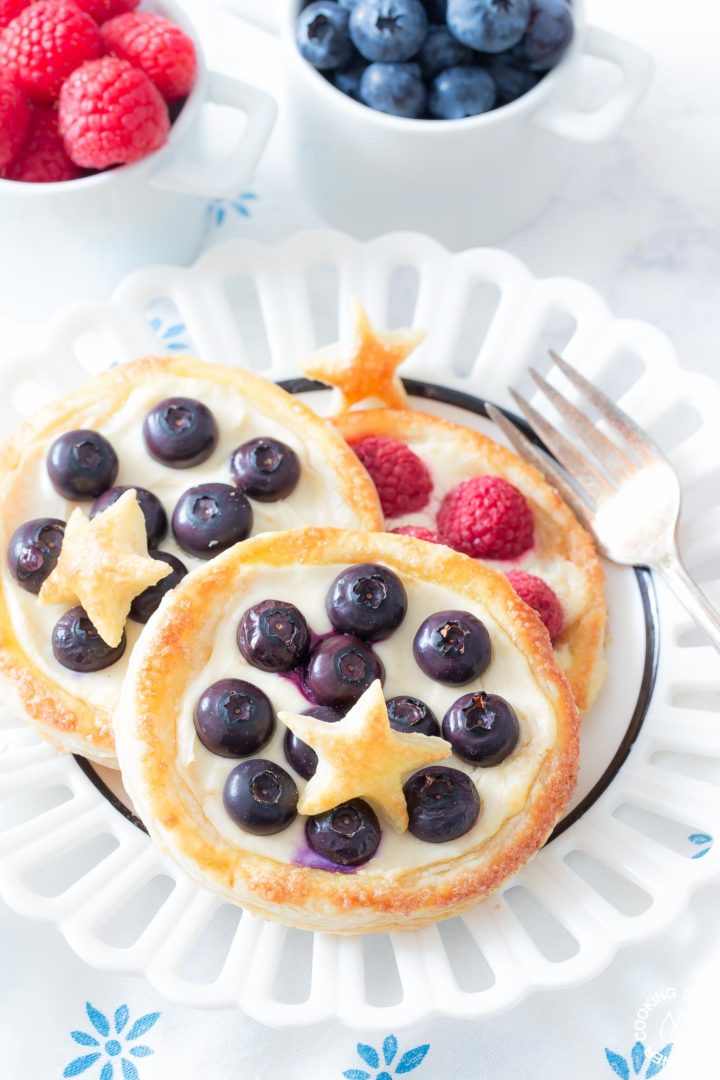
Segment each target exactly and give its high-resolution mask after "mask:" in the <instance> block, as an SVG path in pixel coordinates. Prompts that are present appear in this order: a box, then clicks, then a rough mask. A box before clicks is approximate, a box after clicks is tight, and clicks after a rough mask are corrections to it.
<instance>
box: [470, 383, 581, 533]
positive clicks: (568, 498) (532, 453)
mask: <svg viewBox="0 0 720 1080" xmlns="http://www.w3.org/2000/svg"><path fill="white" fill-rule="evenodd" d="M485 408H486V411H487V414H488V416H489V417H490V419H491V420H492V421H493V423H495V424H497V426H498V427H499V428H500V430H501V431H502V432H503V434H504V435H505V438H506V439H507V440H508V442H509V443H510V445H511V446H512V447H514V449H515V450H516V451H517V453H518V454H519V455H520V457H522V458H524V459H525V460H526V461H529V462H531V464H533V465H534V466H535V468H536V469H538V470H539V471H540V472H541V473H542V474H543V476H544V477H545V479H546V480H547V481H548V482H549V483H550V484H552V486H553V487H555V488H557V490H558V491H559V492H560V494H561V495H562V497H563V499H564V500H565V502H566V503H568V504H569V505H570V506H571V507H572V508H573V510H574V511H575V516H576V517H577V518H578V519H579V520H580V521H581V522H582V524H583V525H584V526H585V528H586V529H587V530H588V532H592V531H593V524H592V510H591V508H590V507H589V506H588V504H587V503H586V502H585V500H584V499H583V498H582V497H581V496H580V495H579V494H578V492H577V491H576V490H575V488H574V487H572V486H571V485H570V484H569V483H568V481H567V480H566V479H565V477H564V476H563V474H562V472H561V471H560V469H559V468H558V467H557V465H555V463H554V462H553V461H552V460H551V459H550V458H549V457H548V456H547V455H546V454H543V452H542V450H539V449H538V448H537V446H533V444H532V443H531V442H530V440H529V439H528V438H527V436H526V435H523V433H522V431H520V429H519V428H517V427H515V425H514V424H513V422H512V420H508V418H507V416H505V414H504V413H501V412H500V410H499V409H496V408H495V406H494V405H491V404H490V403H489V402H488V403H487V404H486V406H485Z"/></svg>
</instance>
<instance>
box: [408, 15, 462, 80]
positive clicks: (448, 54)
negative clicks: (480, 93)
mask: <svg viewBox="0 0 720 1080" xmlns="http://www.w3.org/2000/svg"><path fill="white" fill-rule="evenodd" d="M474 61H475V53H474V52H473V51H472V49H468V47H467V45H462V44H461V43H460V42H459V41H458V40H457V38H454V37H453V36H452V34H451V33H450V31H449V30H448V28H447V27H446V26H431V27H430V30H429V32H428V36H427V37H426V38H425V44H424V45H423V47H422V49H421V50H420V54H419V56H418V63H419V64H420V68H421V70H422V73H423V77H424V78H425V79H434V78H435V76H436V75H439V74H440V72H441V71H445V70H446V69H447V68H451V67H460V66H462V65H463V64H472V63H473V62H474Z"/></svg>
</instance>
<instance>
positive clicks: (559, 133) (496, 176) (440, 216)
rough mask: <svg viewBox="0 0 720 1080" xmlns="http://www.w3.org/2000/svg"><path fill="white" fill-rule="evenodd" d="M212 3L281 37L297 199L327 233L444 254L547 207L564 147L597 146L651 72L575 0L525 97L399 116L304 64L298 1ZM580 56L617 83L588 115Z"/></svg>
mask: <svg viewBox="0 0 720 1080" xmlns="http://www.w3.org/2000/svg"><path fill="white" fill-rule="evenodd" d="M222 2H223V4H224V6H225V7H227V8H228V9H229V10H231V11H233V12H234V13H236V14H238V15H241V16H244V17H246V18H248V19H250V20H252V21H253V22H256V23H257V24H259V25H261V26H263V27H264V28H265V29H269V30H271V31H275V32H276V33H277V34H278V35H279V39H280V45H281V49H282V52H283V57H282V68H283V72H284V75H285V80H286V109H287V112H288V120H289V125H288V127H289V131H290V137H291V140H292V144H293V150H294V157H295V161H296V164H297V167H298V172H299V175H300V177H301V179H302V180H303V182H304V186H305V188H306V191H307V195H308V197H309V198H310V200H311V201H312V202H313V204H314V205H315V207H316V209H317V210H318V212H319V213H320V214H321V215H322V217H323V218H324V219H325V220H326V221H328V222H329V223H330V224H331V225H334V226H337V227H338V228H341V229H344V230H345V231H347V232H349V233H352V234H353V235H355V236H359V237H361V238H368V237H370V236H376V235H377V234H378V233H380V232H384V231H386V230H392V229H414V230H418V231H422V232H426V233H430V234H431V235H433V236H435V237H436V238H437V239H439V240H441V241H442V242H443V243H444V244H446V245H447V246H449V247H451V248H462V247H466V246H468V245H470V244H483V243H497V242H499V241H500V240H503V239H505V238H506V237H508V236H510V235H512V234H513V233H515V232H517V231H518V230H519V229H521V228H523V227H524V226H525V225H527V224H529V222H531V221H532V220H533V219H534V218H536V217H537V216H538V215H539V214H540V213H541V211H542V210H543V209H544V208H545V206H546V205H547V203H548V202H549V200H550V199H551V197H552V195H553V194H554V192H555V191H556V189H557V187H558V184H559V182H560V179H561V177H562V175H563V172H564V170H565V168H566V165H567V158H568V154H569V152H570V148H571V146H572V144H573V143H588V142H599V141H601V140H603V139H606V138H609V137H610V136H611V135H613V134H614V133H615V132H616V131H617V130H618V129H619V128H620V126H621V125H622V124H623V122H624V121H625V120H626V119H627V117H628V115H629V114H630V113H631V112H632V110H633V109H634V108H635V106H636V105H637V103H638V102H639V100H640V99H641V97H642V95H643V93H644V92H645V89H646V88H647V86H648V84H649V81H650V77H651V72H652V64H651V61H650V58H649V57H648V56H647V55H646V54H645V53H644V52H643V51H642V50H641V49H638V48H637V47H636V46H634V45H630V44H628V43H627V42H624V41H622V40H621V39H620V38H617V37H615V36H614V35H612V34H608V33H606V32H605V31H603V30H600V29H598V28H597V27H591V26H586V24H585V10H584V4H583V0H573V5H572V7H573V14H574V17H575V27H576V32H575V38H574V40H573V43H572V45H571V46H570V48H569V49H568V51H567V53H566V55H565V56H564V58H563V59H562V61H561V62H560V64H558V65H557V67H556V68H555V69H554V70H553V71H551V72H549V74H548V75H546V77H545V78H544V79H542V81H541V82H540V83H539V84H538V85H537V86H536V87H535V88H534V89H533V90H531V91H530V92H529V93H527V94H525V95H524V96H523V97H521V98H519V99H518V100H517V101H514V102H512V103H511V104H510V105H505V106H504V107H503V108H500V109H496V110H493V111H492V112H489V113H485V114H484V115H482V116H473V117H468V118H467V119H464V120H449V121H428V120H407V119H404V118H400V117H396V116H388V115H386V114H385V113H380V112H374V111H373V110H372V109H369V108H367V107H366V106H365V105H362V104H360V103H358V102H356V101H354V100H353V99H352V98H350V97H347V96H345V95H344V94H342V93H340V92H339V91H338V90H336V89H335V87H334V86H332V85H331V84H330V83H329V82H328V80H327V79H325V78H324V77H323V75H321V74H320V73H319V72H317V71H315V70H314V68H312V67H311V66H310V64H308V63H306V61H305V60H303V58H302V57H301V56H300V53H299V52H298V49H297V46H296V44H295V38H294V24H295V17H296V15H297V12H298V10H299V9H300V8H301V7H304V3H302V2H301V0H275V3H274V4H269V3H268V0H222ZM590 58H599V59H602V60H607V61H610V62H611V63H612V64H613V65H615V66H616V67H617V68H619V69H620V73H621V80H620V82H619V85H618V86H617V87H616V89H615V90H614V91H613V93H612V95H611V97H610V98H609V100H607V101H605V102H604V103H603V104H602V105H601V106H599V107H598V108H595V109H593V110H590V111H586V110H585V109H583V108H581V107H580V106H581V102H580V101H579V97H580V96H581V86H582V74H583V73H582V68H583V66H584V65H585V64H586V62H587V61H588V60H589V59H590ZM446 203H452V205H453V207H454V212H453V213H452V214H448V213H447V212H445V211H444V209H443V204H446Z"/></svg>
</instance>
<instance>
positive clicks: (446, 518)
mask: <svg viewBox="0 0 720 1080" xmlns="http://www.w3.org/2000/svg"><path fill="white" fill-rule="evenodd" d="M437 527H438V532H439V533H440V537H441V539H442V541H443V542H444V543H445V544H447V545H448V546H449V547H452V548H455V550H456V551H462V552H464V554H465V555H472V556H473V557H474V558H476V559H514V558H515V557H516V556H518V555H522V553H523V552H524V551H527V549H528V548H529V547H532V544H533V517H532V513H531V511H530V507H529V506H528V504H527V501H526V499H525V496H524V495H523V494H522V492H520V491H518V489H517V488H516V487H515V486H514V485H513V484H510V483H508V481H507V480H503V479H502V477H500V476H474V477H473V478H472V480H465V481H464V482H463V483H462V484H458V486H457V487H456V488H453V490H452V491H450V492H449V493H448V494H447V495H446V496H445V498H444V499H443V502H442V506H441V507H440V510H439V511H438V516H437Z"/></svg>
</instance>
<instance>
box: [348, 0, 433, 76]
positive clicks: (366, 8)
mask: <svg viewBox="0 0 720 1080" xmlns="http://www.w3.org/2000/svg"><path fill="white" fill-rule="evenodd" d="M427 32H428V17H427V13H426V11H425V8H424V7H423V6H422V4H421V3H420V0H359V3H357V4H356V5H355V7H354V8H353V10H352V13H351V15H350V37H351V39H352V43H353V45H354V46H355V48H356V49H357V51H358V52H359V53H361V54H362V55H363V56H364V57H365V59H366V60H372V61H375V60H380V61H382V62H383V63H386V64H392V63H402V62H403V61H404V60H410V59H411V57H413V56H415V55H416V54H417V53H418V52H419V50H420V48H421V46H422V43H423V41H424V40H425V38H426V36H427Z"/></svg>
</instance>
